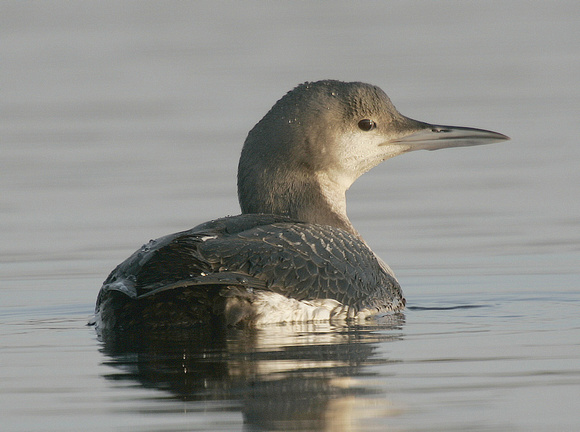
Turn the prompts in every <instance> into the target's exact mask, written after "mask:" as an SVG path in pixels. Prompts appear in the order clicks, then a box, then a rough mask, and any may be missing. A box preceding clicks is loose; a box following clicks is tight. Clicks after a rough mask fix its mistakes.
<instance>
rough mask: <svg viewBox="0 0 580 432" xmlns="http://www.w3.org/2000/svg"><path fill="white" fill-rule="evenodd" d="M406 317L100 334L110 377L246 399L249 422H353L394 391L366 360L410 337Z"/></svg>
mask: <svg viewBox="0 0 580 432" xmlns="http://www.w3.org/2000/svg"><path fill="white" fill-rule="evenodd" d="M403 324H404V315H403V314H396V315H389V316H384V317H380V318H377V319H375V320H374V321H373V322H372V324H366V325H356V326H355V325H346V324H344V323H343V324H342V325H333V324H330V323H324V324H303V325H284V326H271V327H264V328H259V329H236V328H227V329H224V328H205V327H204V328H196V329H179V330H176V329H172V330H163V331H161V330H156V331H148V332H147V333H140V334H135V333H131V334H127V333H113V334H106V335H100V336H101V339H102V341H103V351H104V353H105V355H106V356H107V357H108V359H107V361H106V362H107V364H109V365H110V366H112V367H113V368H114V369H115V371H114V372H111V373H110V374H107V375H106V376H105V378H107V379H109V380H128V381H129V382H131V383H132V384H134V383H136V382H137V383H139V384H140V385H141V386H143V387H145V388H155V389H159V390H164V391H165V392H168V393H169V394H170V395H171V396H172V397H171V398H170V399H179V400H181V401H185V402H187V403H191V404H195V403H196V402H200V401H228V402H230V403H229V404H228V408H227V409H228V410H231V409H232V408H231V407H232V404H233V405H234V406H236V407H239V408H237V409H239V410H240V411H241V413H242V414H243V417H244V424H245V430H246V431H250V430H266V429H267V430H303V429H308V430H343V429H344V430H348V429H350V425H351V424H352V422H353V421H358V420H361V416H362V417H364V416H365V415H366V414H365V410H364V409H362V410H361V409H359V408H360V407H361V404H362V405H363V406H364V405H366V406H367V408H368V400H369V398H372V399H373V400H374V401H375V403H374V405H373V407H375V408H376V406H377V404H376V401H377V400H378V401H380V400H385V399H384V397H383V398H381V397H380V395H377V394H376V393H377V390H376V388H375V389H373V388H369V386H368V385H361V384H360V381H361V379H365V378H368V377H369V375H370V376H372V372H370V371H369V369H371V368H365V366H369V365H377V364H383V363H388V362H389V360H388V359H387V358H381V356H380V355H378V354H377V353H376V351H377V350H376V348H377V346H378V344H379V343H383V342H388V341H392V340H398V339H400V338H401V329H402V326H403ZM367 382H368V381H367ZM166 395H167V393H165V394H164V396H166ZM164 400H167V398H166V397H164ZM379 405H380V404H379ZM383 408H384V407H383ZM366 413H367V414H368V410H366ZM374 414H376V413H374ZM374 414H373V415H374ZM382 415H385V413H384V412H383V413H382Z"/></svg>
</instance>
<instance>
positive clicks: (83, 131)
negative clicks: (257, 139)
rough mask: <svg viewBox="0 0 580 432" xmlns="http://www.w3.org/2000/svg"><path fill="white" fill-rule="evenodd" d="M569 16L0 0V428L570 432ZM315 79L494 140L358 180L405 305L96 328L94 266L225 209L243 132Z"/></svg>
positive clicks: (576, 379) (579, 93)
mask: <svg viewBox="0 0 580 432" xmlns="http://www.w3.org/2000/svg"><path fill="white" fill-rule="evenodd" d="M579 17H580V6H578V4H577V2H572V1H562V2H557V3H554V2H546V3H537V2H535V3H531V2H523V1H513V2H471V3H466V2H438V3H437V4H432V3H428V2H409V1H405V2H397V1H395V2H388V3H385V4H382V3H381V4H379V3H375V2H362V3H361V2H357V3H356V4H351V3H350V2H334V3H332V5H331V4H326V3H322V2H319V3H314V4H302V3H295V2H292V3H275V4H272V3H268V4H266V3H261V2H244V3H239V4H238V3H224V4H219V3H218V4H216V3H215V2H208V3H191V4H190V3H179V4H177V3H175V4H166V3H159V2H136V3H131V2H98V3H90V2H75V3H69V2H51V3H50V4H49V3H41V2H36V3H30V2H18V1H5V2H3V3H2V4H1V5H0V58H1V59H2V62H1V67H0V87H1V94H2V97H1V102H0V110H1V115H0V228H1V232H2V242H0V322H1V324H2V325H1V326H0V359H1V361H0V382H1V383H2V385H1V386H0V419H1V424H2V430H6V431H32V430H34V431H69V430H70V431H73V430H74V431H77V430H79V429H82V430H85V431H93V430H95V431H97V430H98V431H102V430H115V431H116V430H119V431H120V430H123V431H126V430H146V431H178V430H179V431H180V430H215V431H226V430H246V431H253V430H333V431H334V430H361V431H366V430H381V431H382V430H399V431H422V430H430V431H431V430H446V431H449V430H461V431H464V430H474V431H489V430H492V431H493V430H497V431H505V430H517V431H547V430H550V431H551V430H562V431H564V430H570V431H573V430H577V429H578V427H579V426H580V414H578V410H577V408H576V405H577V399H578V396H577V395H578V392H579V390H580V361H579V360H580V346H579V345H580V343H579V341H580V318H579V316H580V314H579V312H580V289H579V288H580V270H579V266H578V263H579V262H580V229H579V228H580V199H579V198H580V197H579V192H578V184H580V170H578V160H579V156H580V147H579V146H578V144H577V140H578V136H580V130H579V129H580V127H579V126H578V121H577V116H578V108H579V106H578V100H580V87H579V86H578V83H577V77H578V72H579V69H580V67H579V66H580V48H579V47H578V43H577V39H578V37H577V36H578V31H577V21H578V18H579ZM322 78H335V79H343V80H361V81H366V82H371V83H373V84H377V85H379V86H381V87H382V88H383V89H384V90H385V91H387V93H388V94H389V95H390V96H391V98H392V99H393V101H394V103H395V105H396V106H397V107H398V108H399V110H400V111H401V112H402V113H404V114H406V115H409V116H410V117H413V118H417V119H421V120H425V121H431V122H433V123H441V124H449V123H451V124H457V125H465V126H476V127H482V128H489V129H494V130H497V131H500V132H503V133H506V134H507V135H509V136H511V137H512V141H510V142H507V143H502V144H497V145H490V146H484V147H477V148H468V149H452V150H448V151H441V152H417V153H415V154H409V155H404V156H402V157H399V158H395V159H393V160H390V161H388V162H387V163H385V164H383V165H382V166H380V167H377V168H376V169H374V170H373V171H372V172H371V173H368V174H367V175H365V176H363V177H362V178H361V179H360V180H359V181H358V182H357V183H356V184H355V185H354V186H353V187H352V188H351V191H350V192H349V214H350V217H351V219H352V220H353V223H354V225H355V226H356V227H357V228H358V229H359V230H360V232H361V233H362V234H363V236H364V237H365V238H366V239H367V240H368V241H369V243H370V244H371V246H372V247H373V249H374V250H375V251H376V252H377V253H378V254H379V255H380V256H381V257H382V258H384V259H385V261H386V262H388V263H389V264H390V265H391V266H392V267H393V269H394V270H395V272H396V273H397V276H398V277H399V280H400V281H401V285H402V286H403V289H404V291H405V294H406V297H407V300H408V305H409V308H408V309H407V310H406V311H405V312H404V314H402V315H395V316H392V317H385V318H381V319H378V320H375V321H371V322H369V323H368V325H365V326H353V327H344V326H343V327H341V326H332V325H330V324H327V325H323V324H320V325H316V326H281V327H279V326H275V327H271V328H265V329H260V330H255V331H241V330H235V329H232V330H231V331H230V332H228V333H227V334H220V335H206V334H169V335H168V334H157V335H155V334H153V335H149V336H148V337H146V338H145V337H144V338H142V339H140V340H138V341H116V342H115V341H112V342H108V343H106V344H105V343H102V342H100V341H99V340H98V339H97V336H96V335H95V333H94V330H93V329H92V328H90V327H86V326H85V323H86V321H87V318H88V317H89V315H90V314H91V312H92V308H93V305H94V300H95V297H96V294H97V291H98V289H99V287H100V284H101V283H102V281H103V280H104V278H105V277H106V276H107V274H108V272H109V271H110V270H111V269H112V268H113V267H114V266H115V265H116V264H118V263H119V262H121V261H122V260H123V259H125V258H126V257H127V256H128V255H129V254H130V253H132V252H133V251H134V250H135V249H137V248H138V247H140V246H141V244H143V243H146V242H147V241H148V240H149V239H150V238H155V237H158V236H161V235H164V234H167V233H171V232H175V231H178V230H182V229H186V228H189V227H191V226H194V225H196V224H198V223H200V222H203V221H205V220H208V219H211V218H215V217H219V216H223V215H227V214H236V213H238V206H237V202H236V196H235V168H236V164H237V158H238V155H239V149H240V147H241V143H242V142H243V139H244V138H245V134H246V133H247V131H248V130H249V129H250V128H251V127H252V126H253V124H254V123H255V122H256V121H257V120H259V119H260V118H261V116H262V115H263V114H264V113H265V112H266V110H267V109H269V107H270V106H271V105H272V104H273V103H274V102H275V100H277V99H278V98H279V97H280V96H281V95H282V94H283V93H284V92H286V91H287V90H289V89H290V88H292V87H293V86H294V85H296V84H298V83H299V82H303V81H305V80H315V79H322ZM120 346H121V347H122V349H121V348H120Z"/></svg>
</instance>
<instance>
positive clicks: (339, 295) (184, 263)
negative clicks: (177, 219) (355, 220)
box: [96, 214, 404, 328]
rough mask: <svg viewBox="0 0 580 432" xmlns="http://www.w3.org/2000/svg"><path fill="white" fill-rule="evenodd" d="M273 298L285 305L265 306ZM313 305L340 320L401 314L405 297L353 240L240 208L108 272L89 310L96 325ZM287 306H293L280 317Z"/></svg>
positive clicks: (256, 317) (233, 318)
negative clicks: (239, 212)
mask: <svg viewBox="0 0 580 432" xmlns="http://www.w3.org/2000/svg"><path fill="white" fill-rule="evenodd" d="M280 301H283V302H290V303H289V304H277V305H275V306H272V305H269V303H271V302H277V303H280ZM303 307H306V308H311V309H312V310H311V311H310V312H309V311H306V312H305V311H303V310H302V309H303ZM321 307H322V308H323V310H328V315H329V316H328V317H330V318H332V316H333V314H334V315H336V316H342V317H347V318H348V317H355V316H357V315H358V314H367V313H377V312H386V311H393V310H399V309H401V308H403V307H404V299H403V297H402V292H401V289H400V287H399V284H398V283H397V281H396V279H395V278H394V277H393V276H392V275H391V274H390V273H389V272H388V271H387V270H386V269H385V267H384V265H383V264H382V262H381V261H380V260H379V259H378V258H377V257H376V255H375V254H374V253H373V252H372V251H371V250H370V249H369V248H368V246H367V245H366V244H365V243H364V242H363V241H362V240H360V239H359V238H358V237H357V236H355V235H353V234H351V233H349V232H347V231H345V230H342V229H340V228H335V227H332V226H325V225H318V224H308V223H302V222H298V221H295V220H291V219H288V218H286V217H284V216H276V215H257V214H245V215H239V216H232V217H226V218H222V219H217V220H214V221H211V222H207V223H204V224H201V225H199V226H197V227H195V228H193V229H191V230H188V231H184V232H180V233H177V234H172V235H169V236H166V237H162V238H160V239H158V240H152V241H150V242H149V243H148V244H146V245H144V246H143V247H142V248H141V249H139V250H138V251H136V252H135V253H134V254H133V255H132V256H130V257H129V258H128V259H127V260H126V261H125V262H123V263H121V264H120V265H119V266H118V267H117V268H116V269H115V270H113V272H112V273H111V274H110V275H109V277H108V278H107V280H106V281H105V282H104V284H103V287H102V288H101V291H100V293H99V298H98V300H97V309H96V311H97V318H98V322H99V323H100V325H101V326H102V327H104V328H112V327H123V326H125V327H130V326H150V325H164V324H171V325H190V324H196V323H202V322H208V321H211V320H215V319H218V320H219V321H222V322H224V323H226V324H237V323H238V322H252V321H253V322H258V323H259V322H276V321H289V320H293V318H292V317H293V316H294V317H296V320H304V319H306V320H308V319H309V318H310V319H316V317H317V316H319V314H320V308H321ZM289 308H290V309H292V308H297V310H299V312H296V311H295V312H294V313H290V314H288V309H289ZM269 309H277V310H282V313H281V314H279V315H278V316H273V315H271V314H268V313H267V310H269ZM309 313H311V314H312V316H309V315H308V314H309ZM304 314H306V315H304ZM328 317H326V316H324V317H323V318H328Z"/></svg>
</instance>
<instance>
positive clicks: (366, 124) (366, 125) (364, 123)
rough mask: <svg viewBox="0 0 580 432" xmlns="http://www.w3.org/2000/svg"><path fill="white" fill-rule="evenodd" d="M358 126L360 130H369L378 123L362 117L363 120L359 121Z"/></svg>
mask: <svg viewBox="0 0 580 432" xmlns="http://www.w3.org/2000/svg"><path fill="white" fill-rule="evenodd" d="M358 127H359V129H360V130H363V131H365V132H368V131H372V130H373V129H374V128H376V127H377V124H376V123H375V122H374V121H372V120H371V119H362V120H361V121H359V122H358Z"/></svg>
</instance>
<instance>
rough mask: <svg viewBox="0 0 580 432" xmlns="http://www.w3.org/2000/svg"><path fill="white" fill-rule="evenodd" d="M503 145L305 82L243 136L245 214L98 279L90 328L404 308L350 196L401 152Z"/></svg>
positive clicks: (380, 99)
mask: <svg viewBox="0 0 580 432" xmlns="http://www.w3.org/2000/svg"><path fill="white" fill-rule="evenodd" d="M502 139H507V137H505V136H504V135H501V134H497V133H495V132H489V131H483V130H479V129H469V128H455V127H447V126H434V125H430V124H427V123H422V122H418V121H415V120H411V119H409V118H407V117H404V116H402V115H401V114H400V113H399V112H398V111H397V110H396V109H395V107H394V106H393V105H392V104H391V102H390V100H389V99H388V97H387V96H386V94H385V93H384V92H383V91H382V90H380V89H379V88H378V87H375V86H371V85H368V84H363V83H343V82H339V81H319V82H316V83H305V84H302V85H300V86H298V87H297V88H296V89H294V90H293V91H291V92H289V93H288V94H287V95H286V96H284V97H283V98H282V99H281V100H280V101H278V102H277V103H276V104H275V105H274V107H273V108H272V109H271V110H270V112H268V114H267V115H266V116H265V117H264V118H263V119H262V120H261V121H260V122H259V123H258V124H257V125H256V126H255V127H254V128H253V129H252V131H250V133H249V135H248V138H247V139H246V142H245V144H244V148H243V150H242V155H241V158H240V164H239V168H238V196H239V200H240V205H241V208H242V214H241V215H239V216H231V217H226V218H222V219H217V220H215V221H211V222H207V223H205V224H202V225H199V226H197V227H195V228H193V229H191V230H189V231H184V232H181V233H177V234H173V235H169V236H166V237H162V238H160V239H158V240H154V241H151V242H149V244H147V245H144V246H143V247H142V248H141V249H140V250H138V251H136V252H135V253H134V254H133V255H132V256H131V257H129V258H128V259H127V260H126V261H125V262H123V263H122V264H120V265H119V266H118V267H117V268H116V269H115V270H113V272H112V273H111V275H110V276H109V277H108V278H107V280H106V281H105V282H104V284H103V287H102V288H101V291H100V293H99V297H98V299H97V306H96V314H95V316H96V322H97V324H98V325H99V327H100V328H103V329H104V328H108V329H117V328H119V329H122V328H132V327H138V328H140V327H142V326H151V325H163V326H165V325H192V324H200V323H207V322H213V321H217V322H220V323H225V324H228V325H236V324H240V323H242V324H263V323H272V322H289V321H311V320H328V319H359V318H365V317H367V316H369V315H372V314H376V313H382V312H388V311H398V310H401V309H402V308H404V306H405V299H404V298H403V294H402V291H401V288H400V286H399V284H398V282H397V280H396V278H395V276H394V274H393V272H392V271H391V270H390V269H389V267H388V266H387V265H386V264H384V262H383V261H382V260H381V259H380V258H378V257H377V256H376V255H375V254H374V253H373V252H372V250H371V249H370V248H369V247H368V245H367V244H366V242H365V241H364V240H363V239H362V238H361V236H360V235H359V234H358V232H357V231H356V230H355V229H354V227H353V226H352V224H351V223H350V221H349V219H348V216H347V215H346V190H347V189H348V188H349V187H350V185H351V184H352V183H353V182H354V181H355V180H356V179H357V178H358V177H359V176H360V175H361V174H363V173H364V172H366V171H368V170H369V169H371V168H372V167H374V166H376V165H378V164H379V163H380V162H382V161H383V160H385V159H388V158H390V157H393V156H396V155H398V154H401V153H404V152H408V151H411V150H416V149H428V150H434V149H438V148H444V147H455V146H465V145H477V144H484V143H488V142H493V141H498V140H502Z"/></svg>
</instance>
